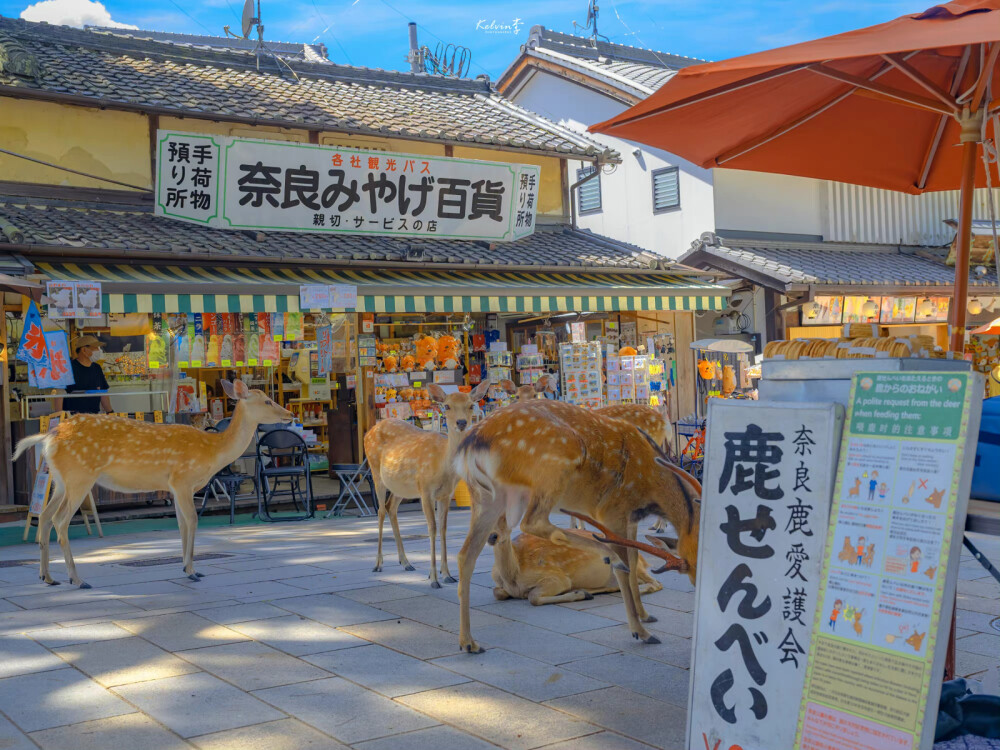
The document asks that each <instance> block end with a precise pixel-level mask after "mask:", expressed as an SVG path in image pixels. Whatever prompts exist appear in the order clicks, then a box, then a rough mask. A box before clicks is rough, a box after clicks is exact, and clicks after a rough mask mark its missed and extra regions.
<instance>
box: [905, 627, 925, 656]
mask: <svg viewBox="0 0 1000 750" xmlns="http://www.w3.org/2000/svg"><path fill="white" fill-rule="evenodd" d="M925 635H927V631H926V630H925V631H924V632H923V633H918V632H917V629H916V628H914V629H913V635H911V636H910V637H909V638H907V639H906V645H907V646H912V647H913V650H914V651H920V649H921V648H923V645H924V636H925Z"/></svg>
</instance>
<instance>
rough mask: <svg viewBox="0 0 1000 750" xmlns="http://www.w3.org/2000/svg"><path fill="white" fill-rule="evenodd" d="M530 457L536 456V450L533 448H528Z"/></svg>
mask: <svg viewBox="0 0 1000 750" xmlns="http://www.w3.org/2000/svg"><path fill="white" fill-rule="evenodd" d="M528 455H529V456H534V455H535V449H534V448H533V447H532V448H528Z"/></svg>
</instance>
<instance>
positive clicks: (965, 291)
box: [951, 140, 979, 355]
mask: <svg viewBox="0 0 1000 750" xmlns="http://www.w3.org/2000/svg"><path fill="white" fill-rule="evenodd" d="M978 145H979V144H978V143H977V142H976V141H971V140H970V141H964V142H963V143H962V185H961V190H962V193H961V204H960V209H959V215H958V246H957V248H956V252H955V300H954V303H953V304H954V306H953V308H952V309H953V310H954V311H955V314H954V316H953V322H952V329H951V350H952V351H953V352H957V353H958V354H959V355H962V354H963V353H964V352H965V320H966V317H965V313H966V307H967V305H968V296H969V251H970V248H971V246H972V199H973V197H974V196H973V191H974V189H975V177H976V151H977V148H978Z"/></svg>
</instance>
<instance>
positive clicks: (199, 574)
mask: <svg viewBox="0 0 1000 750" xmlns="http://www.w3.org/2000/svg"><path fill="white" fill-rule="evenodd" d="M195 575H196V576H198V577H199V578H204V577H205V574H204V573H195Z"/></svg>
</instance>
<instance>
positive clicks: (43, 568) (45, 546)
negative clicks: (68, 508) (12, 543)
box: [35, 482, 66, 586]
mask: <svg viewBox="0 0 1000 750" xmlns="http://www.w3.org/2000/svg"><path fill="white" fill-rule="evenodd" d="M53 487H55V482H53ZM64 502H66V490H65V488H63V487H62V486H59V488H58V489H57V490H53V493H52V496H51V497H49V502H48V503H46V505H45V507H44V508H42V512H41V514H40V515H39V516H38V530H37V531H36V532H35V538H36V539H37V540H38V548H39V549H38V577H39V578H41V579H42V581H44V582H45V583H47V584H48V585H49V586H58V585H59V581H56V580H54V579H53V578H52V576H51V575H49V537H50V536H51V534H50V530H51V528H52V518H53V517H54V516H55V514H56V512H57V511H58V510H59V509H60V508H61V507H62V505H63V503H64Z"/></svg>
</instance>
